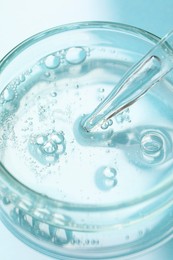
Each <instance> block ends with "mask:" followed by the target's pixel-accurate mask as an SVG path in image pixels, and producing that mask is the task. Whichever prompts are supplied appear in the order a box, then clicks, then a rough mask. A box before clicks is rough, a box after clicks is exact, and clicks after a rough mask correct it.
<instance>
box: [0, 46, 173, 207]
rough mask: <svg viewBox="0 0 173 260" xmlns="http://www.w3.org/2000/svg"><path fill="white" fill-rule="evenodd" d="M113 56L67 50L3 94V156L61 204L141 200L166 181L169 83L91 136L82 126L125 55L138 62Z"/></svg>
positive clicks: (23, 178)
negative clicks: (141, 197)
mask: <svg viewBox="0 0 173 260" xmlns="http://www.w3.org/2000/svg"><path fill="white" fill-rule="evenodd" d="M113 53H114V54H113ZM117 53H118V51H116V50H115V51H114V52H113V49H112V48H110V47H104V48H100V47H91V46H72V47H71V48H68V49H64V50H58V51H56V52H54V53H50V54H49V55H47V56H46V57H42V59H40V60H38V62H37V63H36V64H33V66H32V67H31V68H29V70H28V71H27V72H23V73H22V75H18V76H17V77H16V78H14V80H12V81H11V82H9V84H8V86H6V88H5V89H4V90H3V92H2V93H1V95H0V111H1V113H0V143H1V153H0V156H1V162H2V163H3V164H4V166H5V167H6V168H7V170H8V171H9V172H10V173H11V174H12V175H13V176H14V177H15V178H16V179H18V180H19V181H20V182H22V183H23V184H25V185H27V186H28V187H29V188H31V189H33V190H35V191H37V192H40V193H42V194H45V195H47V196H49V197H51V198H54V199H58V200H61V201H64V202H71V203H73V202H74V203H82V204H88V203H89V204H99V205H100V204H103V205H104V204H106V203H108V202H109V203H110V204H111V203H119V202H121V201H125V200H127V199H133V198H135V197H138V196H142V195H144V194H145V193H146V192H148V191H150V190H152V189H154V188H155V187H156V186H157V185H159V183H160V181H166V178H169V175H170V174H171V170H170V164H171V163H172V154H171V153H172V140H173V131H171V125H172V114H171V111H172V110H173V105H172V102H169V101H170V98H169V97H170V96H171V95H172V94H173V87H172V85H171V83H170V82H168V81H166V80H162V81H161V82H160V83H159V84H158V85H157V86H156V87H155V88H153V89H152V90H150V91H149V92H148V93H146V94H145V95H144V96H143V97H142V98H141V99H140V100H139V101H137V102H136V103H135V104H133V105H132V106H131V107H129V108H128V109H126V110H124V111H122V112H121V113H119V114H117V115H116V116H114V117H112V118H111V119H109V120H108V121H106V122H104V123H103V124H102V125H101V126H100V127H98V128H97V129H96V130H95V131H93V132H92V133H86V132H85V130H84V129H83V127H82V120H83V118H85V116H86V115H88V114H89V113H90V112H91V111H93V110H94V108H96V107H97V105H98V104H99V103H100V102H101V101H102V100H104V98H105V97H106V96H107V95H108V94H109V93H110V92H111V90H112V89H113V88H114V86H115V84H116V83H117V82H118V81H119V79H120V78H121V77H122V75H123V74H124V73H125V72H126V71H127V69H128V68H129V67H130V66H131V65H132V64H131V62H130V61H131V60H132V59H130V58H129V55H131V56H134V55H137V54H134V53H129V52H128V53H127V54H126V57H125V54H124V55H123V56H122V58H121V52H120V53H119V55H118V54H117ZM117 55H118V56H117ZM117 60H118V62H116V61H117ZM120 61H121V62H120ZM158 93H159V94H158ZM163 110H164V114H163ZM165 172H166V173H167V174H166V175H165ZM127 191H128V192H127Z"/></svg>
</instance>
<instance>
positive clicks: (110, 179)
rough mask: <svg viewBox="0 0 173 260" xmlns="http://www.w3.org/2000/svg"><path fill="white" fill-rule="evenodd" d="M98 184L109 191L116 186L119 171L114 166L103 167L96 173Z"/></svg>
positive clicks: (101, 188)
mask: <svg viewBox="0 0 173 260" xmlns="http://www.w3.org/2000/svg"><path fill="white" fill-rule="evenodd" d="M95 180H96V185H97V187H98V188H99V189H100V190H102V191H108V190H111V189H112V188H114V187H115V186H116V185H117V183H118V181H117V171H116V169H115V168H112V167H101V168H99V169H98V170H97V172H96V175H95Z"/></svg>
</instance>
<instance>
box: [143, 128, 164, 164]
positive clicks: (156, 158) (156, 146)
mask: <svg viewBox="0 0 173 260" xmlns="http://www.w3.org/2000/svg"><path fill="white" fill-rule="evenodd" d="M164 144H165V142H164V136H162V135H161V134H160V133H158V132H154V131H152V132H147V133H145V134H144V135H143V137H142V138H141V152H142V157H143V159H144V160H145V161H146V162H147V163H152V164H154V163H159V162H161V161H162V159H163V158H164V155H165V148H164Z"/></svg>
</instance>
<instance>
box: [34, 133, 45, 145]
mask: <svg viewBox="0 0 173 260" xmlns="http://www.w3.org/2000/svg"><path fill="white" fill-rule="evenodd" d="M36 142H37V144H39V145H41V144H44V142H45V137H44V136H41V135H39V136H37V139H36Z"/></svg>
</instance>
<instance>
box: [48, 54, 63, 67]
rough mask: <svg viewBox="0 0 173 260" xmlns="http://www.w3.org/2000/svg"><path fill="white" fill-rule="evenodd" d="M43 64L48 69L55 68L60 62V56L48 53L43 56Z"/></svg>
mask: <svg viewBox="0 0 173 260" xmlns="http://www.w3.org/2000/svg"><path fill="white" fill-rule="evenodd" d="M44 64H45V66H46V67H47V68H49V69H55V68H57V67H58V66H59V64H60V58H59V57H58V56H55V55H49V56H47V57H46V58H45V60H44Z"/></svg>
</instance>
